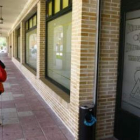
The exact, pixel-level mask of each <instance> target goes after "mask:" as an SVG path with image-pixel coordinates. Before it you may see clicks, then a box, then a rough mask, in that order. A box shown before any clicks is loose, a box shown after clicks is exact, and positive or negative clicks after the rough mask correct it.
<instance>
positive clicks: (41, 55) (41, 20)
mask: <svg viewBox="0 0 140 140" xmlns="http://www.w3.org/2000/svg"><path fill="white" fill-rule="evenodd" d="M37 7H38V8H37V23H38V24H37V39H38V41H37V43H38V44H37V46H38V50H37V58H38V59H37V71H38V73H37V77H38V78H40V77H44V76H45V22H46V21H45V19H46V1H44V0H41V1H40V2H39V3H38V6H37Z"/></svg>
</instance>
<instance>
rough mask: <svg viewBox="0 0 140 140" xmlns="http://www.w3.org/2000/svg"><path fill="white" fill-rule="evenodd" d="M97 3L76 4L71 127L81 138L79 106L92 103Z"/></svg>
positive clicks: (90, 0)
mask: <svg viewBox="0 0 140 140" xmlns="http://www.w3.org/2000/svg"><path fill="white" fill-rule="evenodd" d="M96 7H97V5H96V0H86V1H85V0H76V1H73V11H72V12H73V15H72V21H73V22H72V59H71V96H70V100H71V103H70V104H71V106H70V107H71V123H72V124H76V125H73V126H71V127H72V128H71V129H72V130H74V131H75V133H76V137H78V132H77V130H78V116H79V106H80V105H81V104H82V103H84V102H91V101H93V94H94V63H95V44H96V43H95V42H96V39H95V38H96Z"/></svg>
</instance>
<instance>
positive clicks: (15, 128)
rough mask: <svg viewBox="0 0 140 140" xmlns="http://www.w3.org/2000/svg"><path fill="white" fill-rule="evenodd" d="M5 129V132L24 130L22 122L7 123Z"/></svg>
mask: <svg viewBox="0 0 140 140" xmlns="http://www.w3.org/2000/svg"><path fill="white" fill-rule="evenodd" d="M3 131H4V132H17V133H18V132H19V131H21V132H22V128H21V125H20V124H7V125H3Z"/></svg>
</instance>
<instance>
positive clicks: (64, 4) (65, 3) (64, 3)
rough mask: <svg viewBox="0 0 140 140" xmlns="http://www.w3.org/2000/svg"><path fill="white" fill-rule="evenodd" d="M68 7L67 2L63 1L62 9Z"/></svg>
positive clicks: (66, 0)
mask: <svg viewBox="0 0 140 140" xmlns="http://www.w3.org/2000/svg"><path fill="white" fill-rule="evenodd" d="M68 5H69V0H63V8H66V7H68Z"/></svg>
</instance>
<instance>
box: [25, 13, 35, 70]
mask: <svg viewBox="0 0 140 140" xmlns="http://www.w3.org/2000/svg"><path fill="white" fill-rule="evenodd" d="M34 16H36V25H35V26H32V27H31V28H29V22H30V19H32V23H33V18H34ZM26 23H28V29H26ZM35 29H37V13H35V14H33V15H32V16H31V17H30V18H29V19H28V20H26V21H25V64H26V65H27V66H29V67H30V68H31V69H33V70H34V71H35V72H36V69H35V68H34V67H32V66H31V65H30V64H28V63H27V59H26V49H27V48H26V47H27V46H26V34H27V33H29V32H30V31H33V30H35Z"/></svg>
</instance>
